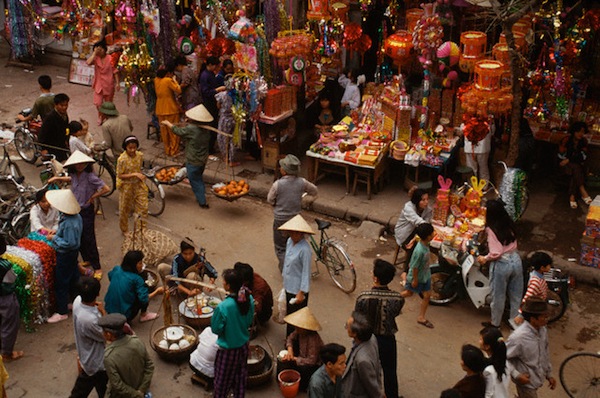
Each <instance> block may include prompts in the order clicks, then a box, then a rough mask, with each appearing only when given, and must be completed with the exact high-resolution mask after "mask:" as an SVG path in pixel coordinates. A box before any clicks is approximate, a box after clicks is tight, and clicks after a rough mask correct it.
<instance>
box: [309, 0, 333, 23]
mask: <svg viewBox="0 0 600 398" xmlns="http://www.w3.org/2000/svg"><path fill="white" fill-rule="evenodd" d="M330 18H331V15H329V10H328V1H327V0H309V2H308V11H307V12H306V19H308V20H309V21H320V20H329V19H330Z"/></svg>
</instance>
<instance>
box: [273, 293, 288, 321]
mask: <svg viewBox="0 0 600 398" xmlns="http://www.w3.org/2000/svg"><path fill="white" fill-rule="evenodd" d="M276 301H277V313H276V314H274V315H273V320H274V321H275V322H277V323H281V324H283V323H285V321H284V320H283V318H285V316H286V315H287V313H286V312H287V303H286V300H285V289H281V290H280V291H279V294H278V295H277V300H276Z"/></svg>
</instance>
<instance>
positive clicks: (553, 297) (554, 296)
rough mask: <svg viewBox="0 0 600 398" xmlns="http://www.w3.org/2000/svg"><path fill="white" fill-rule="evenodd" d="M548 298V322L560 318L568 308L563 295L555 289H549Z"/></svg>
mask: <svg viewBox="0 0 600 398" xmlns="http://www.w3.org/2000/svg"><path fill="white" fill-rule="evenodd" d="M546 300H547V301H548V322H554V321H556V320H558V319H560V317H561V316H563V314H564V313H565V310H566V309H567V307H566V306H565V303H564V301H563V300H562V297H560V295H559V294H558V293H556V292H555V291H554V290H550V289H549V290H548V297H547V299H546Z"/></svg>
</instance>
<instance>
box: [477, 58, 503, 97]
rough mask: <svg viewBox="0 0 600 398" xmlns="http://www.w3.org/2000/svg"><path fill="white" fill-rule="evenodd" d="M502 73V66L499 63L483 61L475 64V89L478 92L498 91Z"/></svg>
mask: <svg viewBox="0 0 600 398" xmlns="http://www.w3.org/2000/svg"><path fill="white" fill-rule="evenodd" d="M503 73H504V64H503V63H502V62H500V61H493V60H490V59H485V60H482V61H478V62H477V63H476V64H475V78H474V80H475V87H476V88H477V89H479V90H485V91H495V90H498V89H500V76H502V74H503Z"/></svg>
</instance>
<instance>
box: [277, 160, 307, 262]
mask: <svg viewBox="0 0 600 398" xmlns="http://www.w3.org/2000/svg"><path fill="white" fill-rule="evenodd" d="M279 168H280V172H281V178H280V179H278V180H277V181H275V182H274V183H273V185H272V186H271V189H270V190H269V194H268V195H267V202H269V203H270V204H271V205H273V207H274V209H273V216H274V220H273V244H274V245H275V255H276V256H277V260H279V271H280V272H281V271H282V269H283V260H284V258H285V247H286V243H287V236H286V235H285V234H284V233H283V232H282V231H280V230H279V227H280V226H282V225H283V224H284V223H286V222H287V221H289V220H291V219H292V217H294V216H295V215H297V214H300V211H301V210H302V195H304V193H307V194H309V195H311V196H317V193H318V190H317V187H316V186H315V185H314V184H312V183H310V182H308V181H307V180H306V179H304V178H302V177H300V176H298V174H299V173H300V160H299V159H298V158H297V157H296V156H294V155H287V156H286V157H285V158H283V159H281V160H280V161H279Z"/></svg>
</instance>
